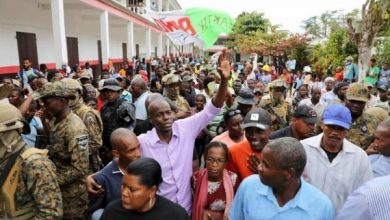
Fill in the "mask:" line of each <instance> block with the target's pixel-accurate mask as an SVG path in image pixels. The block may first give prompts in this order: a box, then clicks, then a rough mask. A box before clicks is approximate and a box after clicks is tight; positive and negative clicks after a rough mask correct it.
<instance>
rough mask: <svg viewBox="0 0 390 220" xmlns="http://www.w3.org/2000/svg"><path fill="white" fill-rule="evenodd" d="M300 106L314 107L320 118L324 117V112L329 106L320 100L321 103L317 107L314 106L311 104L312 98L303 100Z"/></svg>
mask: <svg viewBox="0 0 390 220" xmlns="http://www.w3.org/2000/svg"><path fill="white" fill-rule="evenodd" d="M298 105H299V106H301V105H307V106H309V107H312V108H313V109H314V111H316V113H317V115H318V116H321V115H322V113H323V112H324V110H325V108H326V106H327V104H326V102H324V101H322V100H321V99H320V101H319V102H318V103H317V104H316V105H314V104H313V103H312V102H311V98H306V99H303V100H301V101H300V102H299V104H298Z"/></svg>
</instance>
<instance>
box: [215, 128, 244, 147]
mask: <svg viewBox="0 0 390 220" xmlns="http://www.w3.org/2000/svg"><path fill="white" fill-rule="evenodd" d="M213 141H219V142H222V143H224V144H226V145H227V147H228V148H230V147H231V146H234V145H236V144H240V143H243V142H245V141H246V137H245V135H244V137H243V139H242V141H240V142H238V143H236V142H234V141H233V140H232V139H231V138H230V137H229V131H225V132H223V133H222V134H220V135H218V136H215V137H214V138H213V140H211V142H213Z"/></svg>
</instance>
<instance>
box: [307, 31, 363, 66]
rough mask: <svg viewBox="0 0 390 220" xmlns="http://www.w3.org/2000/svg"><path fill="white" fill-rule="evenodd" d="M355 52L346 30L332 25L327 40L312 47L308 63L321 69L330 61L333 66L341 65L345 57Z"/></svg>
mask: <svg viewBox="0 0 390 220" xmlns="http://www.w3.org/2000/svg"><path fill="white" fill-rule="evenodd" d="M355 54H357V49H356V46H355V45H354V44H353V43H352V42H351V41H350V40H349V38H348V34H347V31H346V30H345V29H344V28H342V27H340V26H336V25H334V26H333V27H332V29H331V30H330V35H329V37H328V39H327V41H326V42H324V43H322V44H318V45H315V46H314V47H313V50H312V53H311V55H310V63H312V64H313V65H314V66H316V67H319V68H321V69H326V68H327V67H328V65H329V64H330V63H332V64H333V66H334V67H337V66H343V65H344V61H345V58H346V57H347V56H350V55H352V56H354V55H355Z"/></svg>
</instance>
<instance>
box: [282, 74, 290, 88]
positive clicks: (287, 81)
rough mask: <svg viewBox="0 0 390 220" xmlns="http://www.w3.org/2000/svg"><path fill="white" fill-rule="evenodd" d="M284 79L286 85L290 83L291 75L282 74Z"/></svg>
mask: <svg viewBox="0 0 390 220" xmlns="http://www.w3.org/2000/svg"><path fill="white" fill-rule="evenodd" d="M282 76H283V79H284V81H285V82H286V84H287V85H290V84H291V75H290V74H288V73H287V74H282Z"/></svg>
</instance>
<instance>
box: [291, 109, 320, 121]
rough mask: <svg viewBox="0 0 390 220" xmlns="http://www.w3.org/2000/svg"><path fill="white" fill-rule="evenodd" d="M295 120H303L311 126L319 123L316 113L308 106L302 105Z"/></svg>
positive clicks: (296, 113) (294, 114)
mask: <svg viewBox="0 0 390 220" xmlns="http://www.w3.org/2000/svg"><path fill="white" fill-rule="evenodd" d="M293 117H294V118H302V119H303V120H304V121H305V122H307V123H309V124H315V123H316V122H317V119H318V118H317V113H316V111H315V110H314V109H313V108H312V107H310V106H307V105H300V106H298V107H297V108H296V109H295V111H294V113H293Z"/></svg>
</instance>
